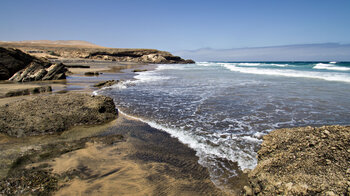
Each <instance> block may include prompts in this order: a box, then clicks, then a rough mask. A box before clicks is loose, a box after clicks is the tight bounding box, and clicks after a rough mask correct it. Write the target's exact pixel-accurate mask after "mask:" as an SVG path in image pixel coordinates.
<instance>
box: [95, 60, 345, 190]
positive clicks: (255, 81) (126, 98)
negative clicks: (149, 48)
mask: <svg viewBox="0 0 350 196" xmlns="http://www.w3.org/2000/svg"><path fill="white" fill-rule="evenodd" d="M95 93H97V94H103V95H107V96H110V97H112V98H113V99H114V100H115V103H116V105H117V107H118V109H119V111H120V112H121V113H124V114H126V115H129V116H132V117H134V118H138V119H140V120H142V121H143V122H146V123H148V124H149V125H150V126H152V127H154V128H157V129H160V130H163V131H165V132H168V133H169V134H170V135H171V136H172V137H175V138H178V139H179V141H180V142H182V143H184V144H186V145H188V146H189V147H190V148H192V149H194V150H195V151H196V155H197V156H198V157H199V163H200V164H201V165H203V166H204V167H206V168H208V171H209V173H210V175H211V178H212V181H213V182H214V183H215V184H216V185H217V186H219V187H229V186H230V182H231V181H230V180H231V179H233V178H234V177H236V176H237V174H238V173H239V170H244V169H253V168H254V167H255V166H256V164H257V158H256V156H257V150H258V149H259V145H260V144H261V142H262V136H263V135H265V134H268V133H269V132H270V131H272V130H274V129H278V128H288V127H298V126H321V125H333V124H340V125H348V124H350V123H349V120H350V63H342V62H198V63H196V64H187V65H180V64H179V65H174V64H172V65H159V66H158V67H157V68H156V69H155V70H153V71H147V72H140V73H138V75H136V76H135V79H134V80H129V81H124V82H121V83H119V84H117V85H114V86H112V87H108V88H104V89H102V90H98V91H96V92H95ZM174 150H176V149H174Z"/></svg>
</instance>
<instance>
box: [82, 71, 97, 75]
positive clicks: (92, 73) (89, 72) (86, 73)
mask: <svg viewBox="0 0 350 196" xmlns="http://www.w3.org/2000/svg"><path fill="white" fill-rule="evenodd" d="M84 75H86V76H98V75H100V73H99V72H97V71H95V72H91V71H88V72H85V73H84Z"/></svg>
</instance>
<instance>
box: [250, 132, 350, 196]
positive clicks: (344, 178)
mask: <svg viewBox="0 0 350 196" xmlns="http://www.w3.org/2000/svg"><path fill="white" fill-rule="evenodd" d="M349 160H350V126H345V127H344V126H323V127H320V128H313V127H301V128H291V129H279V130H275V131H273V132H271V133H270V134H268V135H266V136H264V141H263V143H262V145H261V149H260V150H259V151H258V165H257V167H256V168H255V169H254V170H252V171H251V172H250V173H249V183H250V187H248V186H247V187H245V188H244V189H245V190H246V195H349V194H350V163H349Z"/></svg>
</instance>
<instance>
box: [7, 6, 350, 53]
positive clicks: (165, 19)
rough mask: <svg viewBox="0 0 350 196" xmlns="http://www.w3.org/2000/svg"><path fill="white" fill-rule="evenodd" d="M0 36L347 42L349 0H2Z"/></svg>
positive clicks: (206, 43) (109, 41) (142, 44)
mask: <svg viewBox="0 0 350 196" xmlns="http://www.w3.org/2000/svg"><path fill="white" fill-rule="evenodd" d="M0 18H1V19H0V40H4V41H16V40H43V39H48V40H85V41H90V42H93V43H95V44H98V45H102V46H108V47H121V48H156V49H161V50H168V51H177V50H194V49H199V48H206V47H210V48H214V49H228V48H244V47H266V46H278V45H290V44H312V43H329V42H334V43H342V44H348V43H350V36H349V35H350V1H349V0H230V1H224V0H215V1H214V0H211V1H205V0H201V1H200V0H178V1H170V0H147V1H141V0H114V1H112V0H110V1H103V0H100V1H96V0H94V1H90V0H85V1H73V0H60V1H48V0H31V1H28V0H1V2H0Z"/></svg>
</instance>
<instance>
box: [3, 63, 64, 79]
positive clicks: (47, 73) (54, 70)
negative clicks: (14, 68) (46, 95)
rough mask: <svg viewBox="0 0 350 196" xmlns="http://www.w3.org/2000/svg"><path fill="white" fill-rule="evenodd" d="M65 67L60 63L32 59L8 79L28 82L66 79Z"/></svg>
mask: <svg viewBox="0 0 350 196" xmlns="http://www.w3.org/2000/svg"><path fill="white" fill-rule="evenodd" d="M67 71H68V70H67V68H66V67H65V66H64V65H63V64H62V63H57V64H51V63H42V62H40V61H39V62H38V61H33V62H32V63H30V64H29V65H28V66H27V67H26V68H25V69H22V70H21V71H18V72H17V73H16V74H14V75H13V76H12V77H11V78H10V79H9V80H11V81H16V82H28V81H39V80H60V79H66V72H67Z"/></svg>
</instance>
